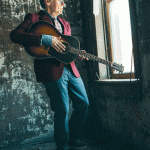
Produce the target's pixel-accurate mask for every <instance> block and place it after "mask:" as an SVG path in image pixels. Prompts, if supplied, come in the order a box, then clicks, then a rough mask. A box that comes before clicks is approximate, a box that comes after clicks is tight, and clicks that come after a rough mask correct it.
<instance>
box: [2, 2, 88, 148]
mask: <svg viewBox="0 0 150 150" xmlns="http://www.w3.org/2000/svg"><path fill="white" fill-rule="evenodd" d="M65 2H66V5H67V7H66V8H65V9H64V12H63V14H62V15H61V17H62V18H64V19H66V20H67V21H68V22H69V23H70V24H71V26H72V34H73V35H75V36H77V37H78V38H79V40H80V41H81V46H83V45H84V40H83V38H82V28H81V26H82V24H81V19H80V13H81V12H80V1H79V0H72V1H70V0H65ZM39 10H40V5H39V1H38V0H0V35H1V37H0V148H3V147H8V146H14V145H17V144H21V143H26V142H29V141H31V140H33V139H38V138H42V137H47V139H49V140H50V139H51V138H53V128H54V127H53V126H54V121H53V120H54V113H53V112H52V111H51V108H50V103H49V98H48V97H47V95H46V92H45V89H44V86H43V85H42V84H41V83H37V82H36V79H35V74H34V70H33V59H32V58H31V57H30V56H29V55H28V54H27V53H26V52H25V50H24V48H23V47H22V46H20V45H17V44H13V43H12V42H11V41H10V39H9V34H10V31H11V30H12V29H14V28H15V27H16V26H17V25H19V24H20V23H21V22H22V21H23V19H24V16H25V14H26V13H29V12H37V11H39ZM77 66H80V67H79V70H81V69H83V70H84V71H82V72H81V75H82V74H84V73H85V72H86V69H85V68H84V63H82V65H81V64H80V63H77ZM83 72H84V73H83ZM83 80H84V81H85V82H87V79H86V77H85V79H83ZM70 108H71V103H70ZM71 111H72V109H71V110H70V113H71Z"/></svg>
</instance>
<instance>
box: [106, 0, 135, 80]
mask: <svg viewBox="0 0 150 150" xmlns="http://www.w3.org/2000/svg"><path fill="white" fill-rule="evenodd" d="M106 16H107V24H108V25H107V31H108V37H107V40H108V43H109V53H110V60H111V61H112V62H117V63H119V64H122V65H123V66H124V72H123V73H121V74H120V73H118V72H117V71H111V72H112V78H130V77H131V78H134V77H135V76H134V60H133V59H134V58H133V54H132V36H131V35H132V34H131V23H130V12H129V3H128V0H107V2H106ZM131 72H132V73H131Z"/></svg>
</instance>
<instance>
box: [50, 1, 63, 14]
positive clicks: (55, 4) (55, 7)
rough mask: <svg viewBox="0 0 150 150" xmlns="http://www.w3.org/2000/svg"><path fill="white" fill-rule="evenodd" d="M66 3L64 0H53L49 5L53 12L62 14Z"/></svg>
mask: <svg viewBox="0 0 150 150" xmlns="http://www.w3.org/2000/svg"><path fill="white" fill-rule="evenodd" d="M64 5H65V4H64V1H63V0H52V2H51V4H50V6H49V7H50V9H51V11H52V12H54V13H56V14H57V15H60V14H62V11H63V6H64Z"/></svg>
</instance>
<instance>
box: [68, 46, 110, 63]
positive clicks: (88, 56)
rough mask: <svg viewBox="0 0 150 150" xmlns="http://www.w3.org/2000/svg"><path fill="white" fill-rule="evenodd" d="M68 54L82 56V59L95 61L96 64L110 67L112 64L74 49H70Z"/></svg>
mask: <svg viewBox="0 0 150 150" xmlns="http://www.w3.org/2000/svg"><path fill="white" fill-rule="evenodd" d="M70 52H71V53H73V54H77V55H82V56H84V57H86V58H88V59H91V60H94V61H97V62H99V63H102V64H106V65H110V66H111V64H112V62H110V61H107V60H104V59H101V58H99V57H97V56H94V55H92V54H89V53H86V52H84V51H81V50H78V49H75V48H71V51H70Z"/></svg>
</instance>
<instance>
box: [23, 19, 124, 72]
mask: <svg viewBox="0 0 150 150" xmlns="http://www.w3.org/2000/svg"><path fill="white" fill-rule="evenodd" d="M28 33H34V34H47V35H52V36H56V37H61V38H60V41H61V42H62V43H63V44H64V45H65V47H66V48H65V51H63V52H57V51H56V50H55V49H53V48H52V47H46V46H29V47H25V50H26V52H27V53H28V54H29V55H30V56H32V57H35V58H39V59H45V58H56V59H58V60H59V61H61V62H63V63H65V64H69V63H70V62H72V61H74V60H75V59H76V58H77V57H78V56H79V55H82V56H84V57H86V58H88V59H89V60H94V61H96V62H99V63H102V64H106V65H109V66H110V67H111V68H112V69H114V70H117V71H119V72H123V71H124V67H123V66H122V65H119V64H117V63H114V62H110V61H107V60H104V59H101V58H99V57H97V56H94V55H92V54H89V53H86V52H84V51H81V50H80V42H79V40H78V39H77V38H76V37H74V36H68V35H63V34H61V33H60V32H59V31H58V30H57V29H56V28H55V27H54V26H53V25H52V24H50V23H49V22H46V21H38V22H36V23H34V24H33V25H32V26H31V27H30V28H29V30H28Z"/></svg>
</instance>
